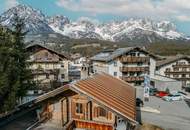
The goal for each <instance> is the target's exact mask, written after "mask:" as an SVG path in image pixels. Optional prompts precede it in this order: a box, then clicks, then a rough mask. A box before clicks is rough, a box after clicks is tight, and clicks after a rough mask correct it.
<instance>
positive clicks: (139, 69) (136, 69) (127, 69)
mask: <svg viewBox="0 0 190 130" xmlns="http://www.w3.org/2000/svg"><path fill="white" fill-rule="evenodd" d="M120 71H121V72H145V71H149V67H120Z"/></svg>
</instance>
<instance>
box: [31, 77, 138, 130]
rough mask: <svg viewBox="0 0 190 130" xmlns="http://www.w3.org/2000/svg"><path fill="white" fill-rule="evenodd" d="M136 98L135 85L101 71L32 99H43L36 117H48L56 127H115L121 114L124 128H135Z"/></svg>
mask: <svg viewBox="0 0 190 130" xmlns="http://www.w3.org/2000/svg"><path fill="white" fill-rule="evenodd" d="M94 82H96V83H94ZM118 90H122V91H118ZM54 99H56V102H53V100H54ZM135 99H136V98H135V88H133V87H132V86H130V85H129V84H128V83H125V82H123V81H121V80H119V79H117V78H114V77H112V76H110V75H106V74H101V75H96V76H94V77H93V78H87V79H84V80H81V81H78V82H75V83H72V84H70V85H65V86H62V87H60V88H57V89H55V90H53V91H51V92H49V93H47V94H45V95H42V96H40V97H38V98H37V99H36V100H35V101H34V102H36V103H38V102H41V101H44V103H43V104H42V108H41V109H40V110H39V111H38V115H39V119H40V121H41V120H44V119H49V120H50V122H48V123H51V126H54V127H56V128H57V127H59V128H63V129H65V130H75V128H80V129H92V130H114V129H116V128H117V125H118V121H117V120H118V118H120V119H123V120H124V122H125V125H126V126H125V127H126V130H134V129H135V126H136V123H137V122H136V103H135Z"/></svg>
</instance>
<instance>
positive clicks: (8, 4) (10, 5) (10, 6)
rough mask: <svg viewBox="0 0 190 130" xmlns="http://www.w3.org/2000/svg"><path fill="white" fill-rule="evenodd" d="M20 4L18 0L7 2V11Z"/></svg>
mask: <svg viewBox="0 0 190 130" xmlns="http://www.w3.org/2000/svg"><path fill="white" fill-rule="evenodd" d="M18 4H19V2H18V1H17V0H5V9H10V8H12V7H14V6H16V5H18Z"/></svg>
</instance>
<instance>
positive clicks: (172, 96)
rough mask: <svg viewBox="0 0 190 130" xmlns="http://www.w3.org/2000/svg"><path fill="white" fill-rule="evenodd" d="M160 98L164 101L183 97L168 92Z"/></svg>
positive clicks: (179, 99)
mask: <svg viewBox="0 0 190 130" xmlns="http://www.w3.org/2000/svg"><path fill="white" fill-rule="evenodd" d="M162 99H163V100H165V101H181V100H183V99H184V97H183V96H182V95H180V94H169V95H168V96H164V97H163V98H162Z"/></svg>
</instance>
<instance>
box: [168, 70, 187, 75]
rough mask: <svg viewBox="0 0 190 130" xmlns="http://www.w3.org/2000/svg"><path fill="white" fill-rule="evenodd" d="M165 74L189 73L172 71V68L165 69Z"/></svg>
mask: <svg viewBox="0 0 190 130" xmlns="http://www.w3.org/2000/svg"><path fill="white" fill-rule="evenodd" d="M164 73H165V74H190V71H182V70H180V71H172V70H166V71H165V72H164Z"/></svg>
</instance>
